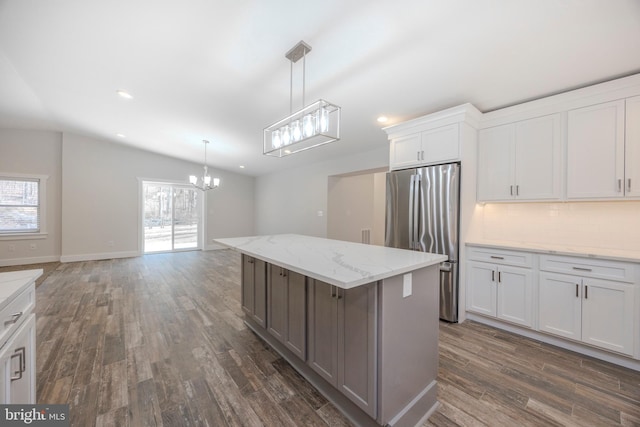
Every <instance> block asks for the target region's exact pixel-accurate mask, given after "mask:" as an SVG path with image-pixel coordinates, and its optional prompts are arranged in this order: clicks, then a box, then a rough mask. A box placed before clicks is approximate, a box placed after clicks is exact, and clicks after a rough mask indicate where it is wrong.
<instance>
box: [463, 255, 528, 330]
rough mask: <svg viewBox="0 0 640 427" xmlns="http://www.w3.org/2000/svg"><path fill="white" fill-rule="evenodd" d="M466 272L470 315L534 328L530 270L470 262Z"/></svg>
mask: <svg viewBox="0 0 640 427" xmlns="http://www.w3.org/2000/svg"><path fill="white" fill-rule="evenodd" d="M467 271H468V273H467V299H468V303H467V309H468V310H469V311H474V312H476V313H480V314H484V315H487V316H492V317H496V318H498V319H501V320H506V321H509V322H511V323H516V324H518V325H521V326H527V327H532V326H533V322H532V312H533V305H532V302H533V275H532V271H531V269H528V268H522V267H511V266H505V265H499V264H491V263H486V262H476V261H469V262H468V263H467Z"/></svg>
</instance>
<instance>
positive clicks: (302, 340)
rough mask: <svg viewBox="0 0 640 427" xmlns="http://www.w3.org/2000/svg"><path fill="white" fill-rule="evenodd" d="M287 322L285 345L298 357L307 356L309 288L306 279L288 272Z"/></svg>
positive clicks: (303, 357)
mask: <svg viewBox="0 0 640 427" xmlns="http://www.w3.org/2000/svg"><path fill="white" fill-rule="evenodd" d="M286 274H287V307H286V308H287V320H286V322H287V323H286V325H287V328H286V335H285V340H284V345H286V346H287V348H288V349H289V350H291V351H292V352H293V353H294V354H295V355H296V356H298V357H299V358H301V359H303V360H304V359H305V358H306V355H307V288H306V277H305V276H303V275H302V274H299V273H295V272H293V271H287V272H286Z"/></svg>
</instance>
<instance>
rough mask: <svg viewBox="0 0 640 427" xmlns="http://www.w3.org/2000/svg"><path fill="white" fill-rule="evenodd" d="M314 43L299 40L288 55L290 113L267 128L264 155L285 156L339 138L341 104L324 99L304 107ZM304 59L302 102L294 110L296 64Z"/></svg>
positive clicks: (286, 55)
mask: <svg viewBox="0 0 640 427" xmlns="http://www.w3.org/2000/svg"><path fill="white" fill-rule="evenodd" d="M310 51H311V46H309V45H308V44H306V43H305V42H303V41H300V42H299V43H298V44H297V45H295V46H294V47H293V48H292V49H291V50H290V51H289V52H287V53H286V54H285V57H286V58H287V59H288V60H289V62H290V63H291V79H290V88H289V89H290V90H289V116H287V117H285V118H284V119H282V120H280V121H278V122H276V123H274V124H272V125H271V126H269V127H267V128H265V129H264V141H263V154H265V155H267V156H275V157H284V156H288V155H289V154H293V153H297V152H300V151H304V150H308V149H309V148H314V147H318V146H320V145H324V144H328V143H330V142H333V141H337V140H339V139H340V107H338V106H337V105H334V104H331V103H329V102H327V101H325V100H323V99H319V100H317V101H316V102H314V103H312V104H309V105H306V106H305V100H304V95H305V71H306V70H305V65H306V56H307V53H309V52H310ZM300 59H302V105H303V108H302V109H301V110H298V111H296V112H295V113H294V112H293V64H294V63H296V62H298V61H299V60H300Z"/></svg>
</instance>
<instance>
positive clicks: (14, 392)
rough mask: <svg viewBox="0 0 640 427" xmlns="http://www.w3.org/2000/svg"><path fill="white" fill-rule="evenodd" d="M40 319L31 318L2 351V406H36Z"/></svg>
mask: <svg viewBox="0 0 640 427" xmlns="http://www.w3.org/2000/svg"><path fill="white" fill-rule="evenodd" d="M35 325H36V316H35V314H31V315H30V316H29V318H27V319H26V320H25V321H24V322H23V323H22V325H20V327H19V328H18V329H17V330H16V332H15V334H14V335H13V336H12V337H11V338H10V339H9V341H7V343H6V344H5V346H4V347H3V349H2V351H0V387H1V389H0V403H2V404H17V403H20V404H34V403H36V384H35V382H36V360H35V351H36V331H35Z"/></svg>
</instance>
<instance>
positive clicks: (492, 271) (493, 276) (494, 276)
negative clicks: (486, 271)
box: [491, 270, 496, 282]
mask: <svg viewBox="0 0 640 427" xmlns="http://www.w3.org/2000/svg"><path fill="white" fill-rule="evenodd" d="M491 281H492V282H495V281H496V271H495V270H491Z"/></svg>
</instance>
